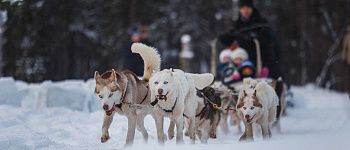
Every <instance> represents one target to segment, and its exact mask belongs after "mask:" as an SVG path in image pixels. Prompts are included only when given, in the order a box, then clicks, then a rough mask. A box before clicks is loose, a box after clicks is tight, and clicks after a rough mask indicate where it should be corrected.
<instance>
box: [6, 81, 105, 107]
mask: <svg viewBox="0 0 350 150" xmlns="http://www.w3.org/2000/svg"><path fill="white" fill-rule="evenodd" d="M94 86H95V81H94V80H93V79H91V80H88V81H86V82H85V81H83V80H66V81H60V82H52V81H45V82H43V83H40V84H28V83H25V82H22V81H14V80H13V78H0V104H6V105H13V106H22V107H24V108H31V109H45V108H50V107H65V108H69V109H71V110H77V111H87V112H91V111H96V110H97V109H98V103H97V101H96V99H95V96H94V94H93V89H94Z"/></svg>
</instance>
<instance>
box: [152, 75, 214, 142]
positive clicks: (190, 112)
mask: <svg viewBox="0 0 350 150" xmlns="http://www.w3.org/2000/svg"><path fill="white" fill-rule="evenodd" d="M213 79H214V76H213V75H212V74H191V73H185V72H183V71H182V70H179V69H164V70H162V71H160V72H156V73H154V74H153V75H152V77H151V78H150V90H151V97H153V98H154V99H152V102H151V105H153V117H154V119H155V123H156V128H157V136H158V143H159V144H161V145H163V144H164V133H163V123H164V117H169V118H170V120H171V121H172V122H173V123H171V124H170V127H169V130H168V136H169V139H172V138H173V137H174V126H175V125H176V129H177V132H176V143H177V144H180V143H183V129H184V115H186V116H187V117H188V118H189V120H190V121H189V122H190V123H189V136H190V138H191V143H194V142H195V116H196V108H197V102H198V101H199V100H200V99H199V98H198V97H197V96H196V88H197V89H203V88H204V87H206V86H208V85H210V84H211V82H212V81H213Z"/></svg>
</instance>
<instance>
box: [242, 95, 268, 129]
mask: <svg viewBox="0 0 350 150" xmlns="http://www.w3.org/2000/svg"><path fill="white" fill-rule="evenodd" d="M262 107H263V106H262V104H261V103H260V102H259V99H258V96H257V93H256V90H254V92H253V93H249V94H247V92H246V91H245V90H243V93H242V94H240V97H239V101H238V104H237V110H239V111H240V112H241V113H242V115H243V118H244V119H243V120H244V121H245V122H247V123H253V122H255V121H256V120H257V119H258V118H260V116H261V112H262Z"/></svg>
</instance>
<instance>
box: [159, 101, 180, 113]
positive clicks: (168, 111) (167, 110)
mask: <svg viewBox="0 0 350 150" xmlns="http://www.w3.org/2000/svg"><path fill="white" fill-rule="evenodd" d="M156 101H157V102H158V100H156ZM176 103H177V98H176V100H175V103H174V105H173V107H171V109H170V110H169V109H164V108H162V107H160V106H159V105H158V107H159V108H161V109H162V110H163V111H164V112H167V113H172V112H173V111H174V109H175V106H176Z"/></svg>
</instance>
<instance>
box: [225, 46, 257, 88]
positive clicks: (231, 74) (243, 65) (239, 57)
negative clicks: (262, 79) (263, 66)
mask: <svg viewBox="0 0 350 150" xmlns="http://www.w3.org/2000/svg"><path fill="white" fill-rule="evenodd" d="M231 60H232V66H230V67H227V68H226V70H224V74H225V77H224V78H223V81H222V82H223V83H224V84H232V83H235V82H237V81H241V80H242V79H243V78H246V77H254V75H255V68H254V65H253V63H252V62H251V61H250V60H249V59H248V53H247V52H246V51H245V50H244V49H243V48H240V47H237V48H236V49H235V50H233V52H232V54H231Z"/></svg>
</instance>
